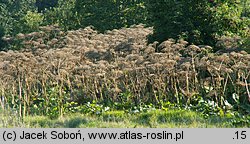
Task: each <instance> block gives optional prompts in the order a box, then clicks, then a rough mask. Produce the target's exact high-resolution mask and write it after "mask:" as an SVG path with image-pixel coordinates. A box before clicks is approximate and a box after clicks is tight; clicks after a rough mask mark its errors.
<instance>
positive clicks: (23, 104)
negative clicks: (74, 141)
mask: <svg viewBox="0 0 250 144" xmlns="http://www.w3.org/2000/svg"><path fill="white" fill-rule="evenodd" d="M152 32H153V29H152V28H145V27H144V26H143V25H134V26H132V27H130V28H122V29H120V30H117V29H114V30H112V31H106V32H105V33H104V34H102V33H98V32H97V31H95V30H93V28H92V27H86V28H84V29H79V30H75V31H67V32H62V31H61V30H60V29H59V28H58V27H57V26H46V27H41V28H40V30H39V31H38V32H33V33H30V34H21V33H20V34H17V35H16V36H15V37H5V38H4V40H5V41H6V42H7V43H11V44H12V46H13V49H16V50H9V51H7V52H5V51H1V52H0V94H1V97H0V104H1V109H2V111H3V112H6V111H8V110H11V111H13V112H14V113H15V115H16V116H17V118H19V119H20V120H21V121H23V120H24V121H25V119H27V118H29V117H30V116H34V115H37V116H42V115H44V116H48V117H50V118H52V119H54V118H58V117H59V116H61V117H63V115H68V114H69V113H79V112H80V113H84V114H92V115H97V116H102V117H103V119H109V118H108V117H107V116H106V115H107V114H108V113H109V112H110V111H111V112H113V111H114V110H118V111H123V112H124V113H125V115H127V114H136V113H139V114H141V115H140V117H151V116H148V114H145V115H144V114H143V112H147V111H154V110H155V109H162V110H164V111H168V110H171V109H180V110H183V109H185V110H192V111H197V112H200V113H201V116H202V117H203V118H205V119H210V117H213V116H219V117H226V118H234V122H233V123H234V124H239V123H240V124H241V123H243V125H247V124H249V114H250V104H249V102H250V90H249V88H250V54H248V53H247V52H245V51H241V50H240V49H235V46H234V45H233V44H234V43H235V42H236V43H237V39H233V40H232V39H227V38H222V39H221V40H220V41H218V42H217V46H218V47H219V46H221V47H223V48H224V49H221V51H218V52H217V53H211V51H212V49H213V48H212V47H210V46H207V45H192V44H189V43H188V42H186V41H184V40H182V39H179V40H174V39H168V40H165V41H164V42H162V43H160V44H158V42H154V43H151V44H148V41H147V36H148V35H150V34H152ZM103 114H104V115H103ZM114 114H115V115H116V117H115V119H118V121H119V120H123V114H120V112H118V113H114ZM160 115H162V116H160ZM157 117H158V118H159V117H161V118H162V119H163V118H164V117H165V118H166V117H167V115H166V116H165V115H164V114H159V115H158V116H157ZM111 119H112V118H111ZM142 119H144V118H142ZM159 119H160V118H159ZM3 121H4V120H3ZM164 121H165V120H164ZM231 122H232V121H231Z"/></svg>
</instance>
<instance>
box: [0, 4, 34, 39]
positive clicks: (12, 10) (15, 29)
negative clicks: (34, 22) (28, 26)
mask: <svg viewBox="0 0 250 144" xmlns="http://www.w3.org/2000/svg"><path fill="white" fill-rule="evenodd" d="M34 3H35V0H18V1H17V0H6V1H4V2H0V12H1V13H0V25H1V26H2V27H4V29H5V33H6V34H10V35H13V34H17V33H19V32H21V31H22V29H21V27H20V26H21V25H22V21H21V19H22V18H23V17H24V16H25V15H26V13H27V11H33V10H35V7H34Z"/></svg>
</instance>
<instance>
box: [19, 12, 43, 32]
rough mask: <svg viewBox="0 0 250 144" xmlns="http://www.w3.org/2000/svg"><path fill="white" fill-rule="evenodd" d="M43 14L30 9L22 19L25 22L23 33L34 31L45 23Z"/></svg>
mask: <svg viewBox="0 0 250 144" xmlns="http://www.w3.org/2000/svg"><path fill="white" fill-rule="evenodd" d="M43 19H44V18H43V15H42V14H40V13H37V12H32V11H28V12H27V14H26V15H25V16H24V17H23V18H22V19H21V20H20V22H23V23H22V24H21V25H20V27H22V30H23V31H22V32H23V33H28V32H34V31H37V30H38V29H39V26H41V25H42V23H43Z"/></svg>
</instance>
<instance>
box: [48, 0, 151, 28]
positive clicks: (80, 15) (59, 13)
mask: <svg viewBox="0 0 250 144" xmlns="http://www.w3.org/2000/svg"><path fill="white" fill-rule="evenodd" d="M144 3H145V2H144V0H84V1H83V0H68V1H62V0H59V4H58V5H59V6H58V7H56V8H54V9H53V10H52V11H49V12H47V13H46V20H47V21H48V22H49V23H58V24H60V25H61V26H62V27H63V28H64V29H66V30H68V29H77V28H82V27H86V26H89V25H92V26H94V27H95V28H96V29H97V30H99V31H105V30H108V29H114V28H121V27H127V26H130V25H133V24H138V23H146V17H147V10H146V8H145V6H144Z"/></svg>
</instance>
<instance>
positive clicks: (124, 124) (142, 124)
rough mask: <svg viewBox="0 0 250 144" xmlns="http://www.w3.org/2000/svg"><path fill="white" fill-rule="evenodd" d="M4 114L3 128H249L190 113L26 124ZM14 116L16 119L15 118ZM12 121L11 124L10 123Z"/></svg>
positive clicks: (42, 119)
mask: <svg viewBox="0 0 250 144" xmlns="http://www.w3.org/2000/svg"><path fill="white" fill-rule="evenodd" d="M6 114H7V113H5V114H4V113H3V111H1V114H0V116H1V118H0V120H1V121H0V127H2V128H3V127H7V128H11V127H25V128H234V127H245V128H246V127H249V126H248V125H247V123H245V124H240V125H239V124H237V125H236V124H233V123H232V121H233V120H234V118H228V117H219V116H216V117H215V116H210V117H208V118H204V117H202V116H201V115H200V114H199V113H197V112H193V111H187V110H168V111H164V110H154V111H150V112H142V113H136V114H130V113H125V112H124V111H108V112H105V113H102V114H100V115H93V114H81V113H74V114H67V115H64V116H62V117H59V118H57V119H50V118H49V117H46V116H28V117H26V118H25V119H24V120H23V121H22V122H21V120H20V119H18V118H15V117H16V116H15V115H10V114H8V115H6ZM11 117H12V118H11ZM7 120H10V121H7Z"/></svg>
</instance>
